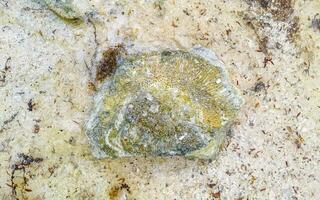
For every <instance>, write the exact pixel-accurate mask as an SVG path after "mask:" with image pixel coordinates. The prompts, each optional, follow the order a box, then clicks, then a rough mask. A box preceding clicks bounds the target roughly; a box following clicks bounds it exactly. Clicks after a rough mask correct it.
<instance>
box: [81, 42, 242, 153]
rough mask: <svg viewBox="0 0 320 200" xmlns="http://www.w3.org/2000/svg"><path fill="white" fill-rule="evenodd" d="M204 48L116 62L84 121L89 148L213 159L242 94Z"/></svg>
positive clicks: (95, 151)
mask: <svg viewBox="0 0 320 200" xmlns="http://www.w3.org/2000/svg"><path fill="white" fill-rule="evenodd" d="M201 52H202V53H201ZM208 53H210V52H208V51H207V50H205V51H203V48H200V49H198V50H196V49H194V50H193V51H191V52H184V51H164V52H150V53H143V54H137V55H131V56H130V57H129V58H126V59H125V60H124V61H123V62H122V63H120V64H119V66H118V68H117V70H116V71H115V73H114V74H113V76H112V77H111V78H110V79H109V80H108V81H107V82H106V83H105V85H104V87H103V88H102V89H101V92H100V93H99V95H98V97H99V98H98V99H100V100H98V101H97V107H96V110H95V112H94V114H93V116H92V118H91V119H90V121H89V123H88V126H87V135H88V137H89V138H90V141H91V144H92V147H93V152H94V154H95V155H96V156H97V157H98V158H101V157H113V158H115V157H128V156H190V157H198V158H204V159H212V158H213V157H214V156H215V155H216V153H217V152H218V149H219V146H220V145H221V143H222V142H223V139H224V138H225V136H226V133H227V131H228V130H229V129H230V125H231V124H232V120H233V119H234V117H235V115H236V112H237V110H238V109H239V107H240V105H241V103H242V99H241V98H240V97H239V96H238V94H237V92H236V90H235V89H234V88H233V87H232V86H231V85H230V84H229V83H228V81H227V79H226V74H225V72H224V71H223V68H222V67H221V66H219V65H220V64H219V63H217V62H216V65H214V62H213V61H214V60H213V59H212V58H210V56H212V55H213V54H208ZM202 54H203V55H202Z"/></svg>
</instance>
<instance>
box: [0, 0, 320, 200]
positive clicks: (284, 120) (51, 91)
mask: <svg viewBox="0 0 320 200" xmlns="http://www.w3.org/2000/svg"><path fill="white" fill-rule="evenodd" d="M76 6H77V8H78V9H79V12H80V13H81V14H82V16H83V20H82V21H81V22H79V23H71V22H66V21H65V20H62V19H61V18H59V17H58V16H57V15H56V14H55V13H53V12H52V11H51V10H48V9H47V7H46V5H45V4H44V3H43V2H42V1H36V0H10V1H6V0H0V199H5V200H6V199H34V200H35V199H234V200H245V199H315V200H316V199H320V194H319V191H318V188H319V185H320V171H319V168H320V147H319V145H320V115H319V112H320V49H319V48H320V15H319V14H318V13H319V12H320V2H319V1H318V0H313V1H311V0H310V1H302V0H296V1H290V0H276V1H272V2H268V1H264V0H252V1H249V0H247V1H245V0H234V1H222V0H221V1H211V0H208V1H205V0H198V1H196V0H195V1H193V0H185V1H182V0H181V1H179V0H149V1H147V0H145V1H142V0H141V1H138V0H133V1H129V0H127V1H125V0H118V1H115V0H110V1H106V0H105V1H97V0H93V1H86V0H80V1H77V4H76ZM118 44H123V45H124V46H126V47H130V49H131V50H134V51H140V50H145V49H149V50H159V49H167V48H170V49H182V50H185V49H190V48H191V47H193V46H194V45H202V46H204V47H206V48H208V49H210V50H212V51H213V52H215V53H216V54H217V56H218V57H219V59H221V60H222V61H223V62H224V64H225V66H226V70H227V71H228V72H229V78H230V80H231V82H232V83H233V84H234V85H235V86H236V87H237V88H238V89H239V91H240V92H241V95H242V96H243V98H244V99H245V102H246V103H245V104H244V106H243V107H242V109H241V110H240V112H239V114H238V116H237V120H236V124H235V126H234V127H233V133H232V137H231V138H229V139H228V141H226V144H225V146H224V147H223V149H222V150H221V153H220V155H219V156H218V157H217V159H216V160H213V161H200V160H187V159H184V158H182V157H180V158H178V157H172V158H127V159H116V160H97V159H96V158H94V157H93V156H92V154H91V150H90V146H89V144H88V140H87V137H86V135H85V133H84V124H85V122H86V121H87V119H88V117H89V115H90V112H91V109H92V103H93V95H94V93H95V92H94V90H93V88H94V86H93V85H95V87H96V88H99V83H97V82H96V81H95V78H94V77H95V67H96V65H97V63H98V62H99V60H100V59H101V54H102V52H103V51H105V50H106V49H108V48H110V47H112V46H115V45H118Z"/></svg>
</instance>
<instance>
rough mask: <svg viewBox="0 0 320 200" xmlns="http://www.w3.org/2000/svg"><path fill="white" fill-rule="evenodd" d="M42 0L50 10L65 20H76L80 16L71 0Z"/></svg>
mask: <svg viewBox="0 0 320 200" xmlns="http://www.w3.org/2000/svg"><path fill="white" fill-rule="evenodd" d="M44 2H45V3H46V4H47V6H48V8H49V9H50V10H51V11H53V12H54V13H56V14H57V15H58V16H59V17H61V18H63V19H65V20H78V19H80V18H81V15H80V13H79V11H78V10H77V9H76V8H75V7H74V5H73V3H72V0H44Z"/></svg>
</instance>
